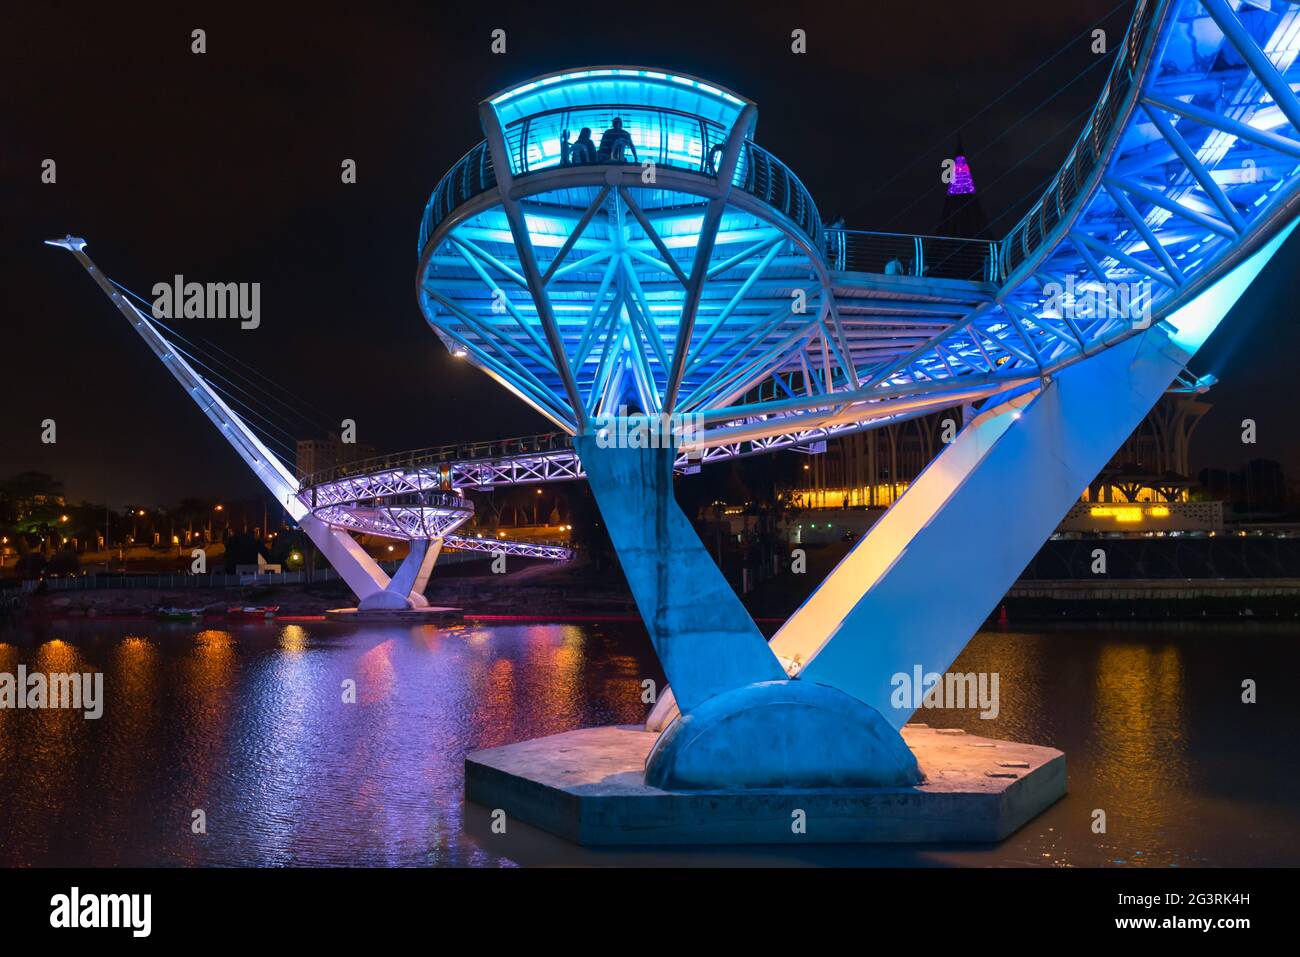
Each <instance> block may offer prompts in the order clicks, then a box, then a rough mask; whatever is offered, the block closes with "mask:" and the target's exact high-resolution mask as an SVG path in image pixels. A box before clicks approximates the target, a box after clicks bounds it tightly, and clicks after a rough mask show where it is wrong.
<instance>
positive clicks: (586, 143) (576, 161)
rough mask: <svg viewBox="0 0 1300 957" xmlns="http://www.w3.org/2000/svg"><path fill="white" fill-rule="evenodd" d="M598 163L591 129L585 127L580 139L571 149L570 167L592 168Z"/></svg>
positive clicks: (580, 132) (579, 134)
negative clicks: (591, 166)
mask: <svg viewBox="0 0 1300 957" xmlns="http://www.w3.org/2000/svg"><path fill="white" fill-rule="evenodd" d="M594 162H596V144H595V143H593V142H592V140H591V127H588V126H584V127H583V128H582V129H581V130H580V131H579V132H578V138H577V139H576V140H574V142H573V145H572V146H570V147H569V165H570V166H590V165H591V164H592V163H594Z"/></svg>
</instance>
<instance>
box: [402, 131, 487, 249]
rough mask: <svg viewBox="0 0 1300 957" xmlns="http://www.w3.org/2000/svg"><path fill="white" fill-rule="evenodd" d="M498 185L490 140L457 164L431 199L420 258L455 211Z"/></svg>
mask: <svg viewBox="0 0 1300 957" xmlns="http://www.w3.org/2000/svg"><path fill="white" fill-rule="evenodd" d="M496 184H497V174H496V169H495V168H494V167H493V166H492V151H491V150H489V149H488V144H487V140H483V141H482V142H481V143H479V144H478V145H477V146H475V147H473V148H472V149H470V151H469V152H468V153H466V154H465V155H464V156H462V157H461V158H460V159H459V160H457V161H456V164H455V165H454V166H452V168H451V169H450V170H448V172H447V175H446V176H444V177H443V178H442V179H441V180H439V182H438V185H437V187H436V188H435V189H434V191H433V193H432V195H430V197H429V202H428V203H427V204H425V207H424V215H423V216H422V217H421V218H420V246H419V249H418V250H417V251H416V255H420V254H422V253H423V252H424V247H425V246H426V245H428V243H429V237H430V236H432V235H433V233H434V230H436V229H437V228H438V224H439V223H441V222H442V221H443V220H444V219H446V218H447V215H448V214H449V213H451V211H452V210H453V209H455V208H456V207H457V206H459V205H460V204H461V203H464V202H467V201H468V200H470V199H472V198H474V197H475V196H477V195H479V194H480V193H484V192H486V191H487V190H489V189H491V188H492V187H493V186H495V185H496Z"/></svg>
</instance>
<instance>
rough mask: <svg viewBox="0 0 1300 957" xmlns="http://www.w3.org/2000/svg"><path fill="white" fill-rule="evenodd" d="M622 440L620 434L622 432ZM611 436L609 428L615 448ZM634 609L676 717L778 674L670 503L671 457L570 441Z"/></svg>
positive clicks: (582, 439) (583, 438)
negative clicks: (665, 680)
mask: <svg viewBox="0 0 1300 957" xmlns="http://www.w3.org/2000/svg"><path fill="white" fill-rule="evenodd" d="M620 431H621V430H620ZM614 432H615V427H614V426H613V425H611V426H610V427H609V433H610V435H609V437H608V438H609V439H611V440H612V439H613V438H615V437H616V436H615V435H614ZM574 445H575V446H576V448H577V450H578V455H579V457H580V458H581V459H582V466H583V468H584V469H585V470H586V473H587V481H588V482H589V483H590V485H591V490H592V493H593V494H594V495H595V497H596V504H597V505H598V506H599V507H600V513H601V515H602V517H603V518H604V519H605V524H606V526H607V527H608V529H609V535H610V539H611V540H612V541H613V543H614V549H615V551H617V552H618V557H619V561H620V563H621V564H622V566H623V572H624V574H625V575H626V576H627V580H628V584H629V585H630V586H631V589H632V594H633V597H634V598H635V599H636V603H637V608H638V609H639V610H640V612H641V617H642V618H643V619H644V620H645V623H646V627H647V628H648V629H649V631H650V639H651V641H652V642H654V646H655V652H656V653H657V654H658V655H659V660H660V662H661V663H662V664H663V667H664V671H665V672H666V673H667V675H668V680H669V681H670V682H671V683H672V686H673V691H674V693H675V694H676V697H677V701H678V703H679V704H680V705H681V707H682V710H683V711H687V712H688V711H690V710H691V709H692V708H694V707H696V706H697V705H699V704H702V703H703V702H704V701H706V700H707V699H709V698H711V697H713V696H714V695H717V694H721V693H723V692H726V691H730V690H732V689H735V688H739V687H741V686H743V685H747V684H750V683H753V682H758V681H775V680H780V679H782V678H784V677H785V672H784V670H782V668H781V666H780V664H779V663H778V662H777V660H776V658H775V656H774V655H773V654H772V652H771V651H770V650H769V648H768V646H767V642H766V641H765V640H764V638H763V636H762V634H760V632H759V630H758V628H757V626H756V625H755V624H754V622H753V619H751V618H750V617H749V613H748V612H747V611H746V610H745V607H744V606H743V605H742V604H741V603H740V599H739V598H737V597H736V593H735V592H734V591H733V590H732V588H731V586H730V585H729V584H728V583H727V580H726V579H725V578H724V577H723V576H722V572H721V571H720V570H719V569H718V567H717V565H716V564H715V563H714V561H713V558H712V557H711V556H710V555H709V553H708V550H707V549H705V547H704V545H703V543H702V542H701V541H700V539H699V536H698V535H696V534H695V529H694V528H692V527H691V523H690V522H689V521H688V520H687V518H686V516H685V515H684V514H683V513H682V510H681V509H680V508H679V507H678V506H677V501H676V499H675V498H674V497H673V479H672V463H673V451H674V450H673V449H671V448H658V449H654V448H640V449H634V448H603V447H601V444H600V443H599V442H598V440H597V438H596V436H594V435H580V436H578V437H576V438H575V439H574Z"/></svg>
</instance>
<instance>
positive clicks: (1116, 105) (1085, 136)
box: [999, 0, 1157, 279]
mask: <svg viewBox="0 0 1300 957" xmlns="http://www.w3.org/2000/svg"><path fill="white" fill-rule="evenodd" d="M1152 6H1153V3H1152V2H1151V0H1138V4H1137V8H1136V10H1134V12H1133V21H1132V23H1131V24H1130V26H1129V31H1128V33H1127V34H1126V35H1125V37H1124V46H1123V48H1122V49H1121V50H1119V51H1118V53H1117V54H1116V59H1115V63H1114V65H1113V66H1112V67H1111V71H1110V76H1109V78H1108V79H1107V80H1106V86H1105V88H1104V89H1103V90H1102V92H1101V97H1100V98H1099V99H1098V100H1097V106H1096V108H1095V109H1094V110H1093V113H1092V116H1091V118H1089V120H1088V125H1087V126H1085V127H1084V128H1083V132H1082V133H1080V134H1079V138H1078V139H1077V140H1076V141H1075V144H1074V148H1073V149H1072V150H1070V155H1069V156H1068V157H1066V160H1065V163H1064V164H1063V165H1062V166H1061V169H1060V170H1059V171H1058V172H1057V174H1056V178H1055V179H1053V180H1052V183H1051V185H1050V186H1048V187H1047V189H1046V191H1045V192H1044V193H1043V195H1042V197H1041V198H1040V199H1039V200H1038V202H1037V203H1035V204H1034V206H1033V208H1032V209H1030V210H1029V212H1028V213H1026V214H1025V215H1024V218H1022V219H1021V220H1020V222H1019V223H1017V224H1016V225H1015V227H1014V228H1013V229H1012V230H1011V231H1010V232H1009V233H1007V235H1006V237H1005V238H1004V239H1003V240H1002V242H1001V244H1000V246H1001V249H1000V254H999V259H1000V272H999V278H1000V279H1005V278H1006V277H1008V276H1010V275H1011V274H1012V273H1013V272H1015V271H1016V269H1017V268H1019V266H1020V265H1021V263H1023V262H1025V260H1027V259H1029V258H1030V257H1031V256H1032V255H1033V254H1034V252H1035V251H1036V250H1037V249H1038V248H1039V247H1040V246H1041V245H1042V244H1043V242H1044V241H1045V240H1046V239H1047V238H1048V237H1050V236H1051V234H1052V231H1053V230H1054V229H1055V228H1056V227H1057V226H1058V225H1059V224H1060V222H1061V220H1063V219H1065V218H1066V217H1067V216H1068V215H1069V212H1070V207H1071V206H1072V205H1073V204H1074V201H1075V200H1076V199H1077V198H1078V197H1079V194H1080V193H1081V192H1082V191H1083V189H1084V187H1085V185H1086V184H1087V181H1088V178H1089V177H1090V176H1091V175H1092V174H1093V173H1094V172H1095V171H1096V169H1097V164H1098V163H1101V162H1102V161H1103V159H1104V156H1103V151H1104V150H1105V148H1106V142H1107V140H1109V139H1110V137H1111V134H1112V133H1113V132H1114V128H1115V124H1116V122H1117V121H1118V120H1119V117H1120V109H1121V107H1122V106H1123V104H1124V100H1125V98H1126V97H1127V96H1128V94H1129V92H1130V90H1131V88H1132V86H1133V79H1134V75H1135V73H1136V71H1137V65H1138V60H1139V58H1140V56H1141V53H1142V47H1143V45H1144V44H1145V42H1146V40H1147V34H1148V33H1149V32H1150V28H1151V26H1152V24H1153V23H1156V22H1157V21H1155V20H1154V19H1153V18H1152V16H1151V7H1152Z"/></svg>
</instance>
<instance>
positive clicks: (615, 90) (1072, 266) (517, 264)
mask: <svg viewBox="0 0 1300 957" xmlns="http://www.w3.org/2000/svg"><path fill="white" fill-rule="evenodd" d="M1265 7H1267V9H1266V8H1265ZM1296 17H1297V8H1296V7H1295V6H1294V5H1288V4H1272V5H1263V6H1261V5H1249V4H1247V5H1242V6H1240V7H1234V6H1233V5H1232V4H1230V3H1226V2H1224V0H1141V2H1139V3H1138V4H1137V6H1136V8H1135V11H1134V16H1133V19H1132V21H1131V23H1130V26H1129V29H1128V31H1127V33H1126V34H1125V36H1124V38H1123V40H1122V42H1121V43H1119V44H1118V45H1116V46H1115V48H1114V49H1113V50H1112V52H1111V53H1110V54H1109V56H1110V57H1111V66H1110V73H1109V76H1108V79H1107V82H1106V85H1105V87H1104V89H1103V91H1102V94H1101V96H1100V97H1099V99H1098V102H1097V105H1096V107H1095V109H1094V111H1093V114H1092V116H1091V118H1090V119H1089V121H1088V123H1087V125H1086V126H1085V127H1084V129H1083V132H1082V133H1081V134H1080V136H1079V137H1078V140H1077V141H1076V143H1075V145H1074V147H1073V149H1072V150H1071V151H1070V153H1069V155H1068V156H1067V158H1066V160H1065V162H1064V163H1063V164H1062V166H1061V168H1060V170H1059V172H1058V174H1057V175H1056V176H1055V177H1054V178H1053V179H1052V181H1051V182H1050V183H1049V185H1048V186H1047V188H1046V189H1045V190H1044V192H1043V194H1042V196H1041V198H1040V200H1039V201H1038V202H1037V203H1036V204H1035V205H1034V206H1033V207H1032V209H1031V210H1030V212H1029V213H1028V214H1027V215H1026V216H1025V217H1024V218H1023V219H1022V220H1021V221H1020V222H1019V223H1018V224H1017V225H1016V226H1015V227H1014V228H1013V229H1012V230H1011V231H1010V232H1009V233H1008V234H1007V235H1006V236H1004V237H1003V238H1001V239H1000V240H996V241H987V242H982V241H975V240H962V239H955V238H946V237H927V236H907V235H902V236H900V235H891V234H882V233H870V232H860V231H854V230H827V229H824V228H823V227H822V225H821V217H820V214H819V213H818V211H817V207H816V204H815V202H814V201H813V198H812V197H811V196H810V195H809V193H808V191H807V189H806V188H805V187H804V186H803V184H802V183H801V182H800V180H799V179H798V177H797V176H796V175H795V174H794V172H792V170H791V169H790V167H788V166H787V165H786V164H785V163H783V162H781V161H780V160H778V159H777V158H776V157H774V156H772V155H771V154H770V153H769V152H767V151H766V150H764V149H763V148H762V147H761V146H759V145H758V143H757V142H756V141H755V130H756V124H757V115H758V112H757V107H756V106H755V104H753V103H751V102H750V101H748V100H746V99H744V98H743V97H741V96H738V95H736V94H734V93H730V92H728V91H726V90H723V89H721V88H719V87H717V86H714V85H711V84H708V83H707V82H704V81H701V80H697V79H694V78H692V77H685V76H680V75H676V74H672V73H669V72H667V71H656V70H646V69H640V68H632V67H609V68H596V69H590V70H576V71H568V72H564V73H557V74H552V75H549V76H546V77H541V78H538V79H537V80H533V81H530V82H529V83H526V84H523V85H522V86H519V87H515V88H512V89H510V90H507V91H504V92H503V93H501V94H499V95H497V96H494V97H491V98H489V99H488V100H485V101H484V102H483V103H482V104H481V105H480V109H479V113H480V119H481V121H482V125H483V128H484V133H485V139H484V141H483V142H482V143H480V144H479V145H478V146H476V147H474V149H472V150H470V152H469V153H468V154H466V156H465V157H464V158H463V159H462V160H461V161H460V162H458V163H457V164H456V165H455V166H454V167H453V169H452V170H451V171H450V172H449V173H448V174H447V175H446V176H445V177H444V178H443V179H442V181H441V182H440V183H439V184H438V186H437V188H436V189H435V190H434V192H433V195H432V197H431V199H430V201H429V204H428V206H427V208H426V210H425V214H424V217H423V220H422V223H421V231H420V265H419V270H418V273H417V291H418V298H419V302H420V305H421V308H422V310H423V312H424V314H425V315H426V317H427V318H428V320H429V322H430V324H431V325H433V327H434V328H435V330H436V331H437V332H438V334H439V335H440V337H441V338H442V339H443V341H444V342H445V343H446V344H447V346H448V348H449V349H450V350H452V351H453V353H455V354H457V355H461V356H464V357H465V358H466V359H467V360H468V361H470V362H473V363H475V364H476V365H478V366H479V367H480V368H482V369H484V371H486V372H487V373H488V374H489V375H491V376H493V377H494V378H496V379H497V380H498V381H499V382H501V383H502V384H504V385H505V386H506V387H507V388H509V389H511V390H512V391H514V392H515V393H516V394H517V395H519V396H520V397H521V398H523V399H524V400H525V401H526V402H528V403H529V404H530V405H532V406H533V407H534V408H535V409H537V410H538V411H540V412H541V413H542V414H543V415H545V416H546V417H547V418H548V419H550V420H551V421H552V422H554V423H555V424H556V426H557V427H558V428H560V429H561V430H563V431H564V432H567V433H570V434H577V433H580V432H582V431H584V430H586V429H588V428H589V423H590V421H591V420H592V418H594V417H596V416H600V415H607V414H613V413H616V412H617V410H618V409H619V408H620V407H622V406H627V407H628V408H630V409H633V410H634V411H644V412H647V413H650V414H659V413H661V412H670V413H698V414H699V415H700V416H701V417H702V421H703V424H704V427H705V431H704V437H703V440H702V441H703V444H704V445H705V446H710V447H711V446H720V445H725V444H728V443H733V444H734V443H736V442H743V441H749V440H756V439H757V440H761V439H763V438H765V437H768V436H774V435H780V434H795V433H807V434H812V433H815V432H816V431H817V430H819V429H831V430H844V429H857V428H869V427H871V426H873V425H876V424H879V423H881V422H883V421H890V420H897V419H899V418H900V417H907V416H911V415H921V414H925V413H926V412H929V411H934V410H935V409H938V408H944V407H951V406H954V405H957V404H962V403H978V402H979V401H981V400H983V399H987V398H990V397H993V396H996V395H999V394H1002V393H1006V392H1008V391H1013V390H1016V389H1020V388H1033V387H1035V386H1036V384H1038V383H1041V382H1042V381H1044V380H1045V379H1046V378H1047V377H1050V376H1051V374H1052V373H1053V372H1054V371H1057V370H1059V369H1061V368H1063V367H1064V366H1066V365H1069V364H1072V363H1074V362H1077V361H1080V360H1081V359H1083V358H1085V357H1086V356H1089V355H1093V354H1095V353H1096V352H1098V351H1100V350H1103V349H1106V348H1109V347H1110V346H1113V345H1115V344H1116V343H1118V342H1120V341H1123V340H1124V339H1126V338H1128V337H1129V336H1131V335H1134V334H1136V333H1138V332H1140V331H1141V330H1142V329H1145V328H1146V327H1147V326H1148V325H1149V324H1151V323H1153V322H1161V321H1164V320H1166V319H1167V318H1168V317H1170V316H1172V315H1174V314H1175V313H1176V312H1177V311H1178V308H1179V307H1180V306H1181V305H1183V304H1185V303H1187V302H1189V301H1191V299H1192V298H1193V297H1194V296H1195V295H1196V294H1197V293H1198V292H1200V291H1202V290H1204V289H1205V288H1206V287H1207V286H1208V285H1210V284H1212V283H1213V282H1214V281H1215V280H1217V279H1218V278H1220V277H1222V276H1223V275H1225V274H1226V273H1227V272H1228V271H1229V270H1230V269H1231V268H1232V266H1233V265H1235V264H1237V263H1239V262H1241V261H1242V260H1243V259H1244V257H1246V256H1247V255H1248V254H1249V253H1250V252H1251V251H1252V250H1253V249H1255V248H1258V246H1259V245H1260V244H1262V243H1263V242H1265V241H1267V239H1268V238H1269V237H1270V236H1272V235H1273V234H1274V233H1275V232H1276V231H1277V229H1278V228H1279V224H1280V223H1281V221H1282V220H1283V219H1285V218H1287V217H1289V216H1290V215H1292V214H1293V210H1292V209H1291V200H1292V199H1293V196H1294V188H1293V186H1294V177H1293V173H1294V172H1295V170H1296V167H1297V160H1300V106H1297V101H1296V97H1295V95H1294V93H1293V92H1292V87H1293V85H1294V84H1295V83H1296V81H1297V80H1300V73H1298V71H1297V70H1296V68H1295V63H1294V61H1295V56H1296V48H1297V46H1298V45H1300V41H1298V39H1297V34H1298V33H1300V30H1298V29H1297V25H1296ZM616 116H617V117H619V118H621V119H622V120H623V128H624V129H625V130H626V131H627V132H628V134H629V136H630V140H631V143H632V144H633V145H634V146H635V147H636V155H635V158H634V157H633V156H632V153H631V151H630V150H625V153H624V156H623V158H622V159H623V161H621V162H620V161H617V160H616V159H614V158H613V157H610V156H608V155H602V156H599V157H598V158H597V160H596V162H594V163H587V162H585V161H584V162H578V163H575V162H573V160H572V154H570V159H569V161H568V162H566V161H565V158H564V150H563V148H562V146H561V143H562V135H563V131H565V130H568V131H569V137H570V140H572V139H573V138H574V137H575V136H576V135H577V131H578V130H580V129H581V128H582V127H584V126H586V127H589V128H590V129H591V130H592V132H593V140H594V141H595V142H597V143H598V142H599V140H600V139H601V134H602V133H603V131H604V130H606V129H609V128H610V127H611V126H612V125H613V121H614V118H615V117H616ZM891 262H892V263H893V266H894V268H889V264H891ZM899 264H902V265H903V267H904V268H902V269H899V268H897V267H898V265H899ZM1117 292H1118V294H1119V295H1120V296H1122V297H1125V298H1124V299H1123V305H1124V306H1125V309H1124V313H1125V314H1123V315H1117V314H1115V310H1114V309H1113V308H1107V304H1108V303H1113V302H1114V300H1115V296H1116V294H1117ZM1098 304H1100V308H1098ZM1184 334H1185V335H1187V336H1191V337H1195V335H1196V332H1195V331H1194V330H1189V331H1186V332H1185V333H1184Z"/></svg>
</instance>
